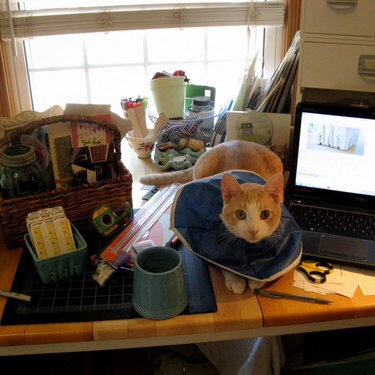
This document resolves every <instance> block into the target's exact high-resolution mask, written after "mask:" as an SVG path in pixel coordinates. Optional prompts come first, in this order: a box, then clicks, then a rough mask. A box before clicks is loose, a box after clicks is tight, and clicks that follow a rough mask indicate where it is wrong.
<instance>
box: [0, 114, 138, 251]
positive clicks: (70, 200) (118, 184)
mask: <svg viewBox="0 0 375 375" xmlns="http://www.w3.org/2000/svg"><path fill="white" fill-rule="evenodd" d="M69 121H76V122H82V123H87V124H94V125H100V126H104V127H106V128H108V129H110V130H111V131H112V132H113V135H114V137H113V143H114V150H115V155H114V157H115V171H116V177H114V178H111V179H107V180H102V181H98V182H94V183H90V184H84V185H79V186H73V187H69V188H57V189H54V190H51V191H48V192H46V193H41V194H34V195H28V196H23V197H19V198H12V199H4V200H0V223H1V227H2V231H3V235H4V241H5V243H6V245H7V246H8V247H10V248H14V247H18V246H23V245H24V238H23V236H24V234H25V233H26V232H27V227H26V217H27V214H28V213H29V212H32V211H37V210H39V209H41V208H46V207H55V206H62V207H63V208H64V210H65V213H66V216H67V217H68V219H69V220H70V222H71V223H73V224H74V225H75V226H76V227H77V228H78V229H79V230H83V229H87V228H88V227H89V223H90V221H89V220H90V217H91V215H92V213H93V211H94V210H95V209H96V208H97V207H98V206H101V205H102V204H108V205H110V206H112V207H113V209H114V211H119V212H121V211H123V210H124V209H125V207H126V206H127V205H130V206H131V205H132V176H131V174H130V173H129V171H128V170H127V169H126V167H125V166H124V164H123V163H122V162H121V149H120V146H121V135H120V132H119V130H118V128H117V127H116V126H115V125H114V124H112V123H108V122H105V121H101V120H97V119H95V118H92V117H86V116H64V115H63V116H53V117H47V118H44V119H41V120H37V121H33V122H30V123H28V124H25V125H24V126H22V127H20V128H18V129H16V130H15V131H13V132H11V133H9V134H7V136H6V137H5V138H4V139H2V140H1V141H0V148H2V147H3V146H5V145H7V144H9V143H10V142H11V140H12V139H13V138H14V137H16V136H18V135H19V134H22V133H23V132H25V131H30V130H33V129H36V128H38V127H41V126H43V125H49V124H54V123H57V122H69Z"/></svg>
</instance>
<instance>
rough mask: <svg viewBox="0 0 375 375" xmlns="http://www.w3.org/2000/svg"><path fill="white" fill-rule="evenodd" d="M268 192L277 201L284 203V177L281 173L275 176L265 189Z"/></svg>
mask: <svg viewBox="0 0 375 375" xmlns="http://www.w3.org/2000/svg"><path fill="white" fill-rule="evenodd" d="M264 191H266V192H267V193H268V194H269V195H270V196H271V197H272V198H273V200H274V201H275V203H282V202H283V201H284V177H283V175H282V174H281V173H276V174H274V175H273V176H272V177H271V178H270V179H269V180H268V182H267V184H266V185H265V187H264Z"/></svg>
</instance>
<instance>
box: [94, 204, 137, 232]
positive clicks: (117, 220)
mask: <svg viewBox="0 0 375 375" xmlns="http://www.w3.org/2000/svg"><path fill="white" fill-rule="evenodd" d="M132 212H133V211H132V209H131V207H127V208H126V210H125V212H124V213H123V215H122V216H118V215H117V214H116V212H114V210H113V208H112V207H111V206H109V205H103V206H100V207H98V208H97V209H95V210H94V212H93V214H92V216H91V221H92V224H93V226H94V228H95V229H96V231H97V232H98V233H99V234H100V235H102V236H105V237H107V236H109V235H111V234H113V233H114V232H115V231H116V230H117V229H120V228H121V227H122V226H123V225H124V224H127V223H128V222H129V221H130V219H131V218H132V216H133V215H132Z"/></svg>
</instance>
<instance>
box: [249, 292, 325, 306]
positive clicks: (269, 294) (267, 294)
mask: <svg viewBox="0 0 375 375" xmlns="http://www.w3.org/2000/svg"><path fill="white" fill-rule="evenodd" d="M253 292H254V294H260V295H262V296H265V297H270V298H292V299H300V300H302V301H308V302H315V303H331V302H332V301H331V300H329V299H324V298H316V297H308V296H301V295H299V294H289V293H279V292H271V291H268V290H259V289H254V290H253Z"/></svg>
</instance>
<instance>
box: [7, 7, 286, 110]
mask: <svg viewBox="0 0 375 375" xmlns="http://www.w3.org/2000/svg"><path fill="white" fill-rule="evenodd" d="M47 3H48V4H47V6H48V8H49V10H48V11H47V10H45V11H43V12H42V11H40V10H39V11H35V9H40V8H41V7H45V6H46V2H44V1H39V2H38V1H32V0H29V1H27V2H19V3H18V4H19V6H20V8H21V9H27V10H26V11H25V12H26V13H25V12H23V13H22V12H20V13H19V15H20V17H19V18H17V17H14V20H13V24H14V31H15V37H16V38H17V36H18V35H17V33H20V34H22V35H20V36H21V37H22V43H23V48H22V49H21V52H23V53H24V56H25V61H26V64H22V65H23V66H24V70H23V71H22V69H20V65H18V67H17V69H16V70H15V71H16V73H17V85H18V87H19V88H20V87H21V88H22V87H23V89H19V90H18V92H19V97H20V98H19V101H20V103H31V106H32V107H33V108H34V109H35V110H37V111H42V110H45V109H47V108H48V107H50V106H52V105H55V104H58V105H60V106H62V107H64V106H65V104H66V103H67V102H76V103H103V104H111V106H112V110H113V111H114V112H117V113H119V114H120V113H121V107H120V105H119V102H120V99H121V98H123V97H135V96H137V95H142V96H143V95H145V96H150V92H149V85H148V82H149V80H150V79H151V78H152V76H153V75H154V73H156V72H157V71H161V70H166V71H169V72H173V71H175V70H179V69H181V70H184V71H185V72H186V75H187V76H188V78H189V79H190V82H191V83H195V84H205V85H208V86H214V87H216V93H217V96H216V99H217V100H216V103H217V104H218V105H223V104H225V102H226V101H227V100H228V99H229V98H230V97H231V96H233V95H235V92H236V89H237V87H238V84H239V82H240V78H241V76H242V74H243V72H244V68H245V67H246V61H249V59H250V60H252V59H253V58H254V57H255V56H257V68H256V71H257V74H258V75H259V76H264V77H265V78H268V77H270V76H271V74H272V73H273V71H274V69H275V67H276V66H277V65H278V63H279V60H280V45H281V42H280V40H281V38H280V34H281V26H280V25H281V22H282V17H281V18H280V15H279V18H278V21H277V22H276V21H275V22H274V21H270V20H268V21H259V23H260V24H262V26H249V25H246V22H244V21H243V18H244V15H243V13H244V10H245V11H246V12H245V16H246V17H245V19H248V20H252V21H251V22H249V23H251V24H255V25H256V24H257V19H258V18H261V17H260V16H259V15H260V14H261V13H262V12H261V11H260V10H258V9H257V10H256V11H255V10H254V9H255V8H254V9H253V8H252V5H254V2H249V1H246V2H243V1H238V2H234V3H235V4H236V6H237V5H238V6H239V7H238V9H237V8H233V9H232V8H228V16H227V17H229V18H230V19H232V20H233V22H232V23H234V25H230V26H229V25H226V22H227V21H225V17H224V18H223V15H222V14H221V15H220V14H219V13H220V12H223V11H222V10H220V9H221V8H220V7H221V6H224V5H225V6H227V4H231V3H228V2H220V3H215V4H219V7H218V8H217V9H219V10H218V11H217V9H216V8H215V9H216V11H217V14H218V16H214V15H212V13H214V12H213V11H212V10H211V11H210V12H209V13H204V8H201V11H200V12H199V13H194V14H193V13H191V14H190V13H189V12H190V10H191V9H193V8H194V7H197V6H198V5H194V3H196V4H202V3H198V2H197V1H190V2H189V4H193V5H194V6H191V8H189V6H188V5H187V3H184V4H182V3H179V4H174V7H175V8H173V9H172V8H171V9H170V11H171V15H173V16H174V17H171V18H168V17H165V18H163V17H162V18H161V19H160V20H159V21H158V22H159V23H160V25H159V27H160V28H158V29H151V27H156V26H158V25H154V24H153V23H152V22H154V19H153V18H152V17H151V18H150V19H147V17H146V18H145V20H143V19H142V20H141V19H140V20H139V23H140V24H142V25H143V26H142V27H140V28H139V29H134V30H131V29H130V30H128V29H126V30H109V29H110V28H111V27H113V28H116V27H115V26H114V25H115V24H116V25H117V22H118V24H120V23H121V22H120V21H117V18H116V17H117V14H120V13H121V12H122V11H121V9H122V8H121V7H120V6H119V5H116V2H115V1H111V2H109V1H107V2H105V3H106V5H107V6H108V7H109V8H108V9H109V10H108V11H107V10H103V9H98V8H97V6H98V5H100V4H103V3H104V2H103V1H96V2H94V1H89V3H90V5H91V8H77V7H78V6H79V5H81V6H84V5H85V6H86V5H87V3H88V1H84V2H81V4H80V2H79V1H74V2H71V1H68V0H65V1H63V2H59V1H56V0H53V1H50V2H47ZM108 3H110V5H108ZM117 3H130V2H129V1H128V2H125V1H121V2H117ZM142 3H146V2H145V1H143V2H142ZM148 3H149V4H152V3H153V2H151V1H149V2H148ZM160 3H162V1H160ZM163 3H165V4H166V5H165V7H166V8H167V9H169V8H168V6H169V7H171V5H168V3H171V1H163ZM256 3H258V2H256ZM259 3H261V2H259ZM262 3H264V2H262ZM270 3H272V4H275V2H270ZM205 4H206V7H207V4H209V2H207V3H205ZM220 4H221V5H220ZM241 4H242V7H240V5H241ZM251 4H252V5H251ZM276 4H278V6H279V8H280V3H276ZM60 6H61V7H63V9H62V8H61V9H60V8H59V7H60ZM70 6H73V8H72V9H71V10H69V7H70ZM26 7H27V8H26ZM112 7H113V8H112ZM119 7H120V8H119ZM134 7H136V5H134ZM138 7H139V5H138ZM243 7H244V8H243ZM279 8H278V9H279ZM124 9H125V10H126V9H130V8H124ZM137 9H138V8H137ZM140 9H141V10H140V12H139V15H141V13H142V14H143V13H145V12H146V10H145V9H146V8H145V9H143V8H142V7H141V8H140ZM160 9H164V8H163V7H161V8H160ZM265 9H266V8H265ZM267 9H268V8H267ZM270 9H271V8H270ZM270 9H268V11H269V12H270V11H271V10H272V9H271V10H270ZM185 10H186V13H184V12H183V11H185ZM229 10H230V11H229ZM155 11H157V10H155ZM240 11H241V12H240ZM30 12H31V13H32V12H36V13H32V14H31V16H30ZM37 12H39V13H37ZM173 12H174V13H173ZM191 12H193V11H192V10H191ZM49 13H50V14H51V15H50V17H53V16H54V15H55V16H56V15H58V16H59V17H64V14H65V13H67V18H66V20H64V21H63V22H65V23H66V24H67V25H70V29H71V30H73V31H75V29H74V27H73V26H74V25H75V23H74V19H72V17H73V15H74V16H78V17H79V18H77V19H79V20H80V23H79V26H77V27H78V29H80V30H77V32H76V33H73V34H66V33H65V29H60V30H59V28H58V26H55V25H53V26H55V28H56V30H53V31H51V30H50V29H48V27H49V26H47V25H46V23H40V25H39V26H38V24H37V23H38V18H37V16H38V14H43V15H44V17H45V18H46V17H47V15H48V14H49ZM106 13H107V14H106ZM201 13H202V15H201V16H199V15H200V14H201ZM255 13H259V15H257V16H256V15H254V14H255ZM22 14H23V15H24V18H23V20H22V24H23V27H22V28H21V27H19V24H20V23H21V21H20V19H21V16H22ZM93 14H95V17H96V18H93V19H94V20H99V21H97V23H98V24H99V25H96V24H95V26H94V27H92V22H91V23H90V21H89V20H88V21H86V23H85V21H82V20H87V17H94V16H93ZM163 14H164V13H163ZM197 14H198V16H199V17H200V18H202V20H201V21H200V23H205V22H207V25H211V24H213V25H216V26H210V27H191V24H192V23H193V22H195V21H196V19H197ZM262 14H263V13H262ZM121 15H125V16H126V12H125V11H124V12H122V13H121ZM182 15H183V16H182ZM194 15H195V16H194ZM115 16H116V17H115ZM193 16H194V17H195V18H194V17H193ZM32 17H35V19H36V21H34V19H33V18H32ZM179 17H180V19H179V20H178V21H176V19H178V18H179ZM215 17H216V18H215ZM220 17H222V18H220ZM241 17H242V18H241ZM262 17H263V16H262ZM39 18H40V19H41V18H43V17H39ZM237 18H239V19H241V20H240V21H237ZM52 19H53V18H51V20H52ZM106 22H107V24H106ZM129 22H130V21H129ZM147 22H148V23H147ZM168 22H170V23H171V24H167V23H168ZM176 22H177V24H178V23H179V24H180V25H179V27H177V28H176V27H169V26H176V25H175V24H176ZM236 22H237V23H238V24H236ZM223 23H224V25H225V26H222V24H223ZM244 23H245V24H244ZM265 23H271V24H272V23H274V24H276V26H273V27H264V26H263V24H265ZM56 24H58V22H56ZM2 25H4V24H2ZM2 25H1V24H0V27H2V28H4V26H2ZM38 27H39V28H38ZM51 27H52V26H51ZM60 27H61V26H60ZM66 27H67V26H66ZM134 27H138V24H137V26H134ZM27 28H29V30H28V29H27ZM106 28H107V29H108V30H106ZM119 28H122V27H119ZM21 29H22V30H23V31H20V30H21ZM95 29H98V31H99V32H94V30H95ZM0 30H1V29H0ZM83 30H85V31H86V30H88V31H90V32H89V33H83V32H81V31H83ZM249 30H250V33H249ZM35 33H36V34H38V35H41V36H32V35H35ZM46 34H47V35H46ZM3 35H4V34H3ZM27 36H29V37H27ZM30 36H32V37H30ZM20 40H21V39H17V41H18V43H21V42H20ZM19 50H20V49H19ZM246 58H247V59H248V60H246ZM25 88H28V89H27V90H26V89H25ZM25 97H26V99H25ZM21 107H23V108H22V109H28V108H24V107H25V104H21Z"/></svg>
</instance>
